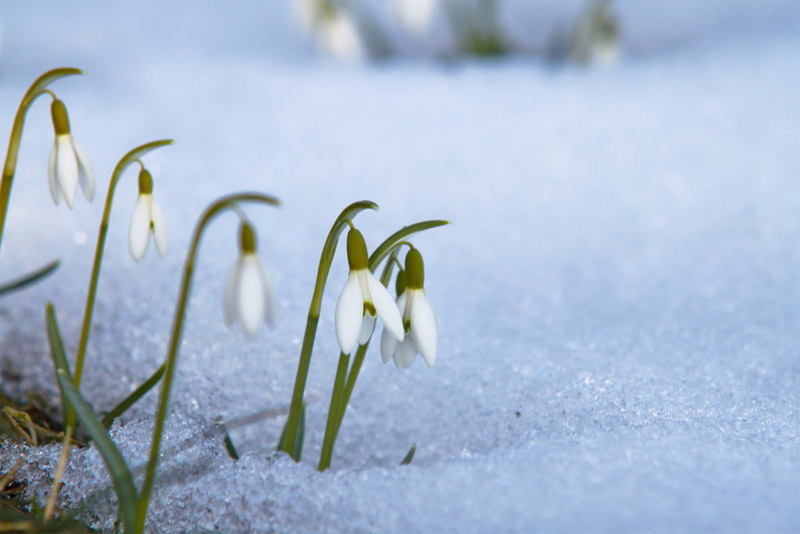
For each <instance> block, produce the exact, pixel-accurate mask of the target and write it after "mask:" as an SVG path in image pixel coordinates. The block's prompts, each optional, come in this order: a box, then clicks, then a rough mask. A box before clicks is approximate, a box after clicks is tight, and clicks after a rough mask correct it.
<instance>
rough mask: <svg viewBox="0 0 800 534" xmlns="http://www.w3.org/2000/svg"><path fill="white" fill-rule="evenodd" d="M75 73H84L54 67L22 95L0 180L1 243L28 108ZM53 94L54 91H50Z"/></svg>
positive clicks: (0, 242)
mask: <svg viewBox="0 0 800 534" xmlns="http://www.w3.org/2000/svg"><path fill="white" fill-rule="evenodd" d="M74 74H84V72H83V71H82V70H80V69H74V68H71V67H65V68H60V69H53V70H49V71H47V72H45V73H44V74H42V75H41V76H39V77H38V78H37V79H36V81H34V82H33V83H32V84H31V86H30V87H29V88H28V91H27V92H26V93H25V96H23V97H22V102H20V104H19V108H18V109H17V115H16V116H15V117H14V125H13V126H12V127H11V139H9V141H8V152H7V153H6V163H5V166H4V167H3V178H2V181H0V244H2V242H3V228H4V227H5V224H6V212H7V211H8V200H9V197H10V196H11V183H12V182H13V181H14V173H15V172H16V168H17V154H18V153H19V145H20V142H21V141H22V128H23V126H25V115H26V114H27V113H28V109H29V108H30V107H31V104H33V102H34V100H36V99H37V98H39V97H40V96H41V95H43V94H44V93H45V92H50V91H46V89H45V88H46V87H47V86H48V85H50V84H51V83H53V82H54V81H56V80H58V79H59V78H63V77H64V76H72V75H74ZM50 94H52V92H50Z"/></svg>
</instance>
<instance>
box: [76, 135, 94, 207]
mask: <svg viewBox="0 0 800 534" xmlns="http://www.w3.org/2000/svg"><path fill="white" fill-rule="evenodd" d="M72 146H73V147H74V148H75V155H76V156H77V157H78V179H79V181H80V184H81V190H82V191H83V196H85V197H86V200H88V201H90V202H91V200H92V199H93V198H94V173H93V172H92V164H91V163H89V158H87V157H86V153H85V152H84V151H83V149H82V148H81V146H80V145H79V144H78V142H77V141H75V140H74V139H73V140H72Z"/></svg>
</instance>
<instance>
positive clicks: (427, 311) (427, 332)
mask: <svg viewBox="0 0 800 534" xmlns="http://www.w3.org/2000/svg"><path fill="white" fill-rule="evenodd" d="M411 292H413V294H410V295H409V298H411V299H412V301H411V332H412V333H413V336H414V341H415V342H416V345H417V348H418V349H419V353H420V354H422V357H423V358H424V359H425V363H427V364H428V367H433V363H434V362H435V361H436V345H437V342H438V338H439V334H438V330H437V328H436V317H435V316H434V315H433V308H431V305H430V303H429V302H428V298H427V297H426V296H425V292H424V291H422V290H421V289H412V290H410V291H409V293H411ZM412 295H413V297H412Z"/></svg>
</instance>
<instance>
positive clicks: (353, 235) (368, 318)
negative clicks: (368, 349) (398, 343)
mask: <svg viewBox="0 0 800 534" xmlns="http://www.w3.org/2000/svg"><path fill="white" fill-rule="evenodd" d="M347 261H348V262H349V264H350V275H349V276H348V278H347V282H346V283H345V285H344V288H343V289H342V293H341V294H340V295H339V300H338V301H337V302H336V315H335V321H334V322H335V326H336V340H337V341H338V342H339V347H340V348H341V349H342V352H343V353H344V354H350V353H351V352H353V350H355V348H356V346H358V345H359V344H361V345H363V344H364V343H366V342H367V341H369V338H370V336H371V335H372V329H373V328H374V327H375V316H376V315H377V316H378V317H380V319H381V321H382V322H383V325H384V327H385V328H386V329H387V330H388V331H389V332H390V333H391V335H393V336H394V337H395V338H396V339H398V340H402V339H403V321H402V320H401V319H400V312H398V311H397V307H396V306H395V303H394V301H393V300H392V296H391V295H389V292H388V291H387V290H386V288H385V287H383V284H381V283H380V282H379V281H378V279H377V278H375V276H374V275H373V274H372V271H370V270H369V266H368V260H367V245H366V243H364V237H363V236H362V235H361V232H359V231H358V230H356V229H355V228H351V229H350V232H349V233H348V234H347Z"/></svg>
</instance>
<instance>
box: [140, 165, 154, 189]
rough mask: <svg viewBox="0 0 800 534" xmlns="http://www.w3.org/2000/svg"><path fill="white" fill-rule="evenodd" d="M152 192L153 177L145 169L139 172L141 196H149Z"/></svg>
mask: <svg viewBox="0 0 800 534" xmlns="http://www.w3.org/2000/svg"><path fill="white" fill-rule="evenodd" d="M152 192H153V177H152V176H151V175H150V171H148V170H147V169H144V168H143V169H142V170H141V171H139V194H140V195H149V194H151V193H152Z"/></svg>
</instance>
